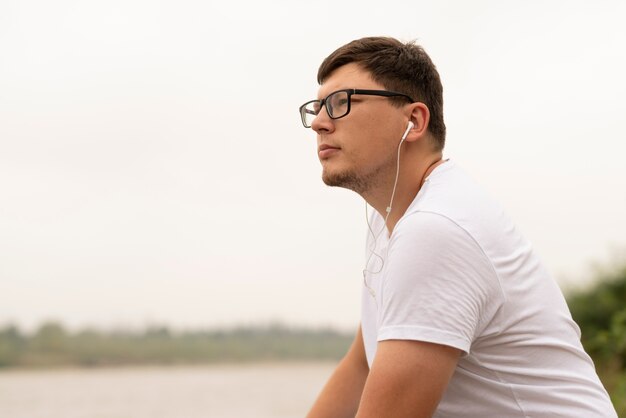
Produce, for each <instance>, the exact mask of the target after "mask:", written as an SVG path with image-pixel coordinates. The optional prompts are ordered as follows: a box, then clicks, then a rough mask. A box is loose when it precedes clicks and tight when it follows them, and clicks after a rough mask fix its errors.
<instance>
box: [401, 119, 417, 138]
mask: <svg viewBox="0 0 626 418" xmlns="http://www.w3.org/2000/svg"><path fill="white" fill-rule="evenodd" d="M414 127H415V124H414V123H413V122H411V121H409V123H408V125H407V127H406V131H404V135H402V139H401V140H400V141H404V140H405V139H406V136H407V135H408V134H409V132H410V131H411V129H413V128H414Z"/></svg>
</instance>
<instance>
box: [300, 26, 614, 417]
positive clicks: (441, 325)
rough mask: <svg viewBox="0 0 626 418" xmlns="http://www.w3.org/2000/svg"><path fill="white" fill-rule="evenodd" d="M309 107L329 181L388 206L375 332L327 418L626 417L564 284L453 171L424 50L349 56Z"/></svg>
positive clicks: (326, 75) (372, 43) (382, 45)
mask: <svg viewBox="0 0 626 418" xmlns="http://www.w3.org/2000/svg"><path fill="white" fill-rule="evenodd" d="M318 82H319V83H320V89H319V92H318V99H317V100H313V101H310V102H307V103H305V104H304V105H303V106H302V107H301V108H300V114H301V117H302V122H303V124H304V126H305V127H310V128H312V129H313V130H314V131H315V132H316V133H317V144H318V157H319V159H320V162H321V164H322V169H323V170H322V178H323V180H324V182H325V183H326V184H327V185H329V186H339V187H345V188H348V189H351V190H354V191H355V192H357V193H358V194H360V195H361V196H362V197H363V198H364V199H365V200H366V202H367V203H368V204H369V205H370V206H371V207H373V208H374V211H372V214H371V216H370V217H369V224H368V227H369V230H370V234H369V237H368V240H367V247H366V263H365V268H364V271H363V277H364V284H363V292H362V293H363V296H362V304H363V306H362V317H361V327H360V329H359V330H358V332H357V335H356V338H355V340H354V342H353V344H352V346H351V348H350V350H349V351H348V353H347V354H346V356H345V357H344V358H343V360H342V361H341V362H340V364H339V366H338V367H337V369H336V370H335V372H334V374H333V375H332V376H331V378H330V380H329V381H328V383H327V384H326V386H325V387H324V389H323V390H322V393H321V394H320V395H319V398H318V399H317V401H316V403H315V404H314V406H313V408H312V410H311V412H310V413H309V417H310V418H326V417H333V418H339V417H354V416H355V415H356V416H357V417H358V418H366V417H367V418H373V417H376V418H379V417H411V418H415V417H431V416H435V417H476V418H478V417H480V418H484V417H498V418H503V417H556V416H559V417H584V418H592V417H615V416H616V413H615V410H614V408H613V406H612V405H611V402H610V400H609V397H608V395H607V393H606V391H605V390H604V388H603V386H602V384H601V383H600V381H599V379H598V377H597V374H596V372H595V370H594V366H593V363H592V361H591V359H590V358H589V356H588V355H587V354H586V353H585V352H584V350H583V348H582V346H581V344H580V330H579V329H578V327H577V325H576V324H575V323H574V322H573V321H572V318H571V316H570V313H569V310H568V308H567V305H566V303H565V300H564V298H563V295H562V294H561V291H560V290H559V288H558V286H557V285H556V283H555V282H554V280H553V279H552V278H551V277H550V275H549V274H548V272H547V271H546V270H545V268H544V267H543V266H542V265H541V263H540V262H539V260H538V258H537V257H536V256H535V254H534V253H533V251H532V249H531V247H530V245H529V243H528V242H527V241H526V240H525V239H524V238H523V237H522V236H521V235H520V233H519V232H518V231H517V230H516V229H515V227H514V226H513V224H512V223H511V222H510V221H509V220H508V218H507V217H506V216H505V215H504V213H503V212H502V210H501V209H500V208H499V207H498V205H496V204H495V203H494V202H492V201H491V200H490V199H489V197H487V196H486V195H485V194H484V193H483V192H482V191H481V190H480V188H479V187H478V186H477V185H476V184H474V183H473V182H472V180H470V179H469V178H468V177H467V176H466V174H465V173H464V172H463V171H462V170H461V169H460V168H459V167H458V166H457V165H456V164H455V163H454V162H452V161H449V160H444V159H442V150H443V146H444V141H445V124H444V121H443V99H442V86H441V82H440V79H439V74H438V73H437V70H436V68H435V66H434V65H433V63H432V62H431V60H430V58H429V57H428V55H427V54H426V53H425V52H424V50H423V49H422V48H421V47H419V46H417V45H415V44H413V43H407V44H403V43H401V42H399V41H397V40H395V39H392V38H364V39H360V40H356V41H353V42H350V43H349V44H347V45H344V46H342V47H341V48H339V49H338V50H336V51H335V52H333V53H332V54H331V55H330V56H328V57H327V58H326V59H325V60H324V62H323V63H322V65H321V66H320V68H319V72H318Z"/></svg>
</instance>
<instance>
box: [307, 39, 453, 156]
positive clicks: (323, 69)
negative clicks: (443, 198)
mask: <svg viewBox="0 0 626 418" xmlns="http://www.w3.org/2000/svg"><path fill="white" fill-rule="evenodd" d="M349 63H356V64H358V65H360V66H362V67H363V68H364V69H365V70H367V71H369V72H370V73H371V75H372V78H373V79H374V81H376V82H377V83H380V84H382V85H383V86H384V87H385V88H386V89H389V90H393V91H397V92H399V93H404V94H406V95H409V96H411V97H412V98H413V100H417V101H419V102H422V103H424V104H425V105H426V106H427V107H428V110H429V111H430V122H429V125H428V130H429V131H430V133H431V134H432V136H433V138H434V139H435V141H436V148H437V150H438V151H440V150H442V149H443V146H444V144H445V140H446V125H445V123H444V121H443V86H442V85H441V80H440V78H439V73H438V72H437V68H436V67H435V65H434V64H433V62H432V61H431V59H430V57H429V56H428V54H426V51H424V49H423V48H422V47H421V46H419V45H417V44H416V43H415V42H413V41H412V42H407V43H402V42H400V41H398V40H397V39H394V38H389V37H368V38H361V39H357V40H354V41H352V42H350V43H348V44H346V45H344V46H342V47H340V48H339V49H337V50H336V51H335V52H333V53H332V54H330V55H329V56H328V57H326V59H325V60H324V62H322V65H320V68H319V70H318V72H317V82H318V83H320V84H322V83H323V82H324V80H326V79H327V78H328V77H329V76H330V75H331V73H332V72H333V71H335V70H336V69H337V68H339V67H341V66H343V65H346V64H349ZM355 88H358V86H355ZM395 103H398V104H400V103H406V102H404V101H402V100H399V99H396V101H395Z"/></svg>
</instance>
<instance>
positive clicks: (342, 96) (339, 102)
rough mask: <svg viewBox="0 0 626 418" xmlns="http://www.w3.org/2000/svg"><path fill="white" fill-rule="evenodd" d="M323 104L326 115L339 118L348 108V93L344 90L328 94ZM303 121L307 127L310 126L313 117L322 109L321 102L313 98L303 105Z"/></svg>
mask: <svg viewBox="0 0 626 418" xmlns="http://www.w3.org/2000/svg"><path fill="white" fill-rule="evenodd" d="M324 104H325V105H326V111H327V112H328V116H329V117H331V118H332V119H337V118H340V117H342V116H344V115H346V114H347V113H348V110H349V108H350V95H349V94H348V93H347V92H345V91H338V92H335V93H333V94H331V95H330V96H328V97H327V98H326V99H325V101H324ZM303 110H304V112H303V114H304V122H305V124H306V126H307V127H310V126H311V124H312V123H313V120H314V119H315V117H316V116H317V115H318V114H319V113H320V111H321V110H322V108H321V102H320V101H319V100H315V101H313V102H310V103H307V104H306V105H305V106H304V109H303Z"/></svg>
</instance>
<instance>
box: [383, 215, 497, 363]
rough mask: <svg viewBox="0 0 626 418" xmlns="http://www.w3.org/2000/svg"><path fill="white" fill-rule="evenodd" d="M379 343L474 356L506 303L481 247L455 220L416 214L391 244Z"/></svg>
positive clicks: (402, 224) (398, 229) (400, 227)
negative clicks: (439, 347) (426, 345)
mask: <svg viewBox="0 0 626 418" xmlns="http://www.w3.org/2000/svg"><path fill="white" fill-rule="evenodd" d="M388 248H389V251H388V254H387V262H386V263H385V275H384V276H385V279H384V283H383V285H382V294H381V307H380V309H381V312H380V317H379V320H380V326H379V332H378V341H383V340H393V339H399V340H417V341H427V342H432V343H438V344H443V345H448V346H451V347H455V348H458V349H460V350H462V351H463V352H465V353H469V352H470V347H471V345H472V341H474V339H475V338H476V336H477V335H478V334H479V333H480V332H481V331H482V330H483V329H484V328H485V327H486V325H487V324H488V323H489V322H490V321H491V320H492V318H493V317H494V315H495V313H496V312H497V310H498V309H499V307H500V306H501V305H502V303H503V295H502V291H501V287H500V283H499V281H498V277H497V276H496V274H495V272H494V269H493V267H492V265H491V263H490V261H489V259H488V257H487V256H486V255H485V254H484V252H483V251H482V249H481V247H480V246H479V244H478V243H477V242H476V241H475V240H474V239H473V238H472V237H471V236H470V234H468V233H467V231H465V230H464V229H463V228H461V227H460V226H459V225H457V224H456V223H454V222H453V221H451V220H450V219H448V218H446V217H444V216H441V215H438V214H434V213H428V212H416V213H413V214H411V215H408V216H407V217H406V218H404V219H402V221H401V222H399V223H398V225H397V226H396V230H395V231H394V233H393V235H392V239H391V242H390V243H389V247H388Z"/></svg>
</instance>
